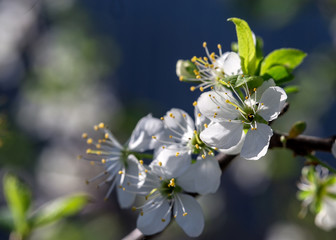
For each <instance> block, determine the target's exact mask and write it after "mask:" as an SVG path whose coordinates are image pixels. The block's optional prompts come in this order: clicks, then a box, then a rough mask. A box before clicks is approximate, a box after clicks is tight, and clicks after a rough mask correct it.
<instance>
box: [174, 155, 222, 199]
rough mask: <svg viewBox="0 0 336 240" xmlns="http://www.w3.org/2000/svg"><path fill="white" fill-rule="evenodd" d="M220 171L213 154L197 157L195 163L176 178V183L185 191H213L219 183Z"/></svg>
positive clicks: (207, 192)
mask: <svg viewBox="0 0 336 240" xmlns="http://www.w3.org/2000/svg"><path fill="white" fill-rule="evenodd" d="M221 175H222V171H221V169H220V167H219V163H218V161H217V160H216V158H215V157H213V156H207V157H206V158H205V159H202V158H201V157H200V156H199V157H198V158H197V161H196V163H194V164H191V166H190V167H189V169H188V170H187V171H186V172H185V173H184V174H182V175H181V176H180V177H179V178H178V179H177V184H178V185H179V186H181V187H182V188H183V190H185V191H187V192H196V193H199V194H209V193H215V192H216V191H217V189H218V187H219V185H220V177H221Z"/></svg>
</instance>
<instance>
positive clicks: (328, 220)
mask: <svg viewBox="0 0 336 240" xmlns="http://www.w3.org/2000/svg"><path fill="white" fill-rule="evenodd" d="M315 224H316V225H317V226H318V227H320V228H322V229H324V230H325V231H330V230H331V229H332V228H335V227H336V201H335V200H334V199H330V198H327V197H326V198H325V199H324V200H323V206H322V209H321V211H320V212H319V213H318V214H317V215H316V217H315Z"/></svg>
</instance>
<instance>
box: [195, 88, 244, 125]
mask: <svg viewBox="0 0 336 240" xmlns="http://www.w3.org/2000/svg"><path fill="white" fill-rule="evenodd" d="M219 93H220V94H219ZM228 95H231V93H230V92H227V95H226V94H225V92H215V91H209V92H205V93H202V94H201V96H200V97H199V98H198V100H197V106H198V109H199V111H200V112H201V113H202V114H203V115H204V116H205V117H207V118H209V119H210V120H211V121H213V122H222V121H228V120H230V119H235V118H237V117H238V116H240V115H239V112H238V111H237V110H236V109H235V107H234V106H232V105H231V104H229V103H226V102H225V101H226V100H227V99H233V97H232V98H229V97H228Z"/></svg>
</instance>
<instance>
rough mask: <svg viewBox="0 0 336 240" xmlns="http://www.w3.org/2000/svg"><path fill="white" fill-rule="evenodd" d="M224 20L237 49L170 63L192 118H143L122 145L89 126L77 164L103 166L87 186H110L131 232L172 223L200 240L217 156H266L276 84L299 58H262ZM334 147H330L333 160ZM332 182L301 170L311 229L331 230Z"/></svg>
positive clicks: (276, 110)
mask: <svg viewBox="0 0 336 240" xmlns="http://www.w3.org/2000/svg"><path fill="white" fill-rule="evenodd" d="M230 21H233V22H234V23H235V24H236V30H237V36H238V51H236V52H234V51H228V52H222V46H221V45H218V46H217V48H218V51H219V52H218V54H216V53H214V52H212V53H210V51H209V49H208V47H207V44H206V43H203V47H204V49H205V53H206V56H204V57H196V56H195V57H193V58H191V60H179V61H178V62H177V66H176V73H177V75H178V77H179V79H180V81H184V82H191V83H193V84H196V85H195V86H192V87H191V88H190V90H191V91H195V90H196V89H199V90H200V91H201V95H200V96H198V99H197V101H195V102H194V103H193V105H194V119H193V118H192V117H190V116H189V115H188V113H187V112H185V111H183V110H181V109H177V108H173V109H171V110H169V111H168V112H166V114H165V115H164V116H163V117H161V118H154V117H152V116H151V115H147V116H146V117H144V118H142V119H141V120H140V121H139V122H138V124H137V125H136V127H135V129H134V131H133V133H132V135H131V137H130V139H129V140H128V141H127V143H126V144H124V145H121V144H120V143H119V142H118V141H117V140H116V139H115V138H114V136H113V135H112V133H111V132H110V131H109V130H107V129H106V127H105V125H104V124H103V123H100V124H98V125H97V126H94V129H95V130H96V131H102V133H103V134H102V135H103V138H101V139H98V140H94V139H93V138H90V137H88V135H87V134H86V133H85V134H83V138H85V139H86V141H87V143H88V144H89V145H90V147H89V148H88V149H87V151H86V156H85V157H84V158H85V159H87V160H89V161H91V162H92V163H95V162H97V163H98V164H101V165H103V166H104V168H105V170H104V172H102V173H101V174H99V175H97V176H96V177H94V178H92V179H90V180H88V181H87V183H90V182H93V181H96V180H99V179H104V180H103V181H102V182H100V183H99V184H98V186H100V185H102V184H104V183H109V184H110V186H109V189H108V191H107V194H106V198H107V197H109V195H110V194H111V192H112V191H113V189H114V188H116V192H117V197H118V201H119V204H120V206H121V207H122V208H128V207H131V206H132V209H133V210H134V211H139V217H138V220H137V227H138V229H139V230H140V231H141V232H142V233H143V234H145V235H152V234H155V233H158V232H160V231H162V230H163V229H164V228H165V227H166V226H167V225H168V224H169V222H170V221H171V219H172V218H174V219H175V220H176V222H177V223H178V225H179V226H180V227H181V228H182V229H183V230H184V232H185V233H186V234H187V235H188V236H191V237H197V236H199V235H200V234H201V233H202V231H203V228H204V217H203V213H202V209H201V207H200V205H199V203H198V202H197V200H196V199H195V196H197V195H205V194H210V193H215V192H216V191H217V189H218V188H219V185H220V177H221V169H220V166H219V163H218V161H217V160H216V158H215V155H216V153H225V154H231V155H240V157H241V158H244V159H247V160H258V159H260V158H261V157H263V156H265V155H266V153H267V151H268V148H269V144H270V139H271V137H272V135H273V130H272V128H271V126H270V122H272V121H274V120H275V119H277V118H278V117H279V115H280V113H281V111H282V109H283V108H284V106H285V103H286V100H287V94H286V92H285V91H284V90H283V89H282V88H281V87H280V86H279V85H280V84H282V83H283V82H285V81H288V79H290V78H292V75H291V71H292V70H293V69H294V68H295V67H296V66H297V65H299V64H300V62H301V61H302V60H303V58H304V57H305V53H303V52H301V51H299V50H296V49H280V50H275V51H274V52H272V53H270V54H269V55H268V56H266V57H265V58H264V57H263V56H262V55H260V54H261V52H262V50H261V49H260V44H258V39H257V38H256V37H255V36H254V34H253V33H252V31H251V30H250V29H249V27H248V25H247V23H246V22H245V21H243V20H241V19H236V18H232V19H230ZM286 57H287V58H290V60H288V61H285V60H284V59H286ZM298 134H300V133H298ZM298 134H297V135H298ZM288 137H290V136H288ZM291 137H293V136H291ZM283 138H284V145H285V141H286V137H285V136H283ZM335 149H336V143H335V144H334V145H333V147H332V152H333V154H335V155H336V150H335ZM321 171H322V172H323V171H324V170H321ZM335 179H336V178H335V177H329V176H327V175H325V174H324V173H322V174H320V172H318V173H315V170H314V169H313V168H309V169H308V170H307V169H306V168H304V171H303V177H302V182H301V183H300V184H299V188H300V190H301V192H300V194H299V195H300V198H301V199H302V200H303V206H304V209H306V208H307V206H308V205H310V206H314V209H316V213H318V215H317V217H316V224H317V225H319V226H323V227H324V228H326V229H329V228H331V227H333V226H336V218H334V215H335V216H336V212H335V210H334V208H335V206H336V201H334V198H335V196H336V195H335V194H336V192H335V191H334V190H335V189H336V188H335V182H336V181H335ZM136 196H143V197H144V202H143V204H142V205H141V206H133V204H134V201H135V198H136ZM330 213H332V214H330Z"/></svg>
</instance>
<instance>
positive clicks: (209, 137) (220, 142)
mask: <svg viewBox="0 0 336 240" xmlns="http://www.w3.org/2000/svg"><path fill="white" fill-rule="evenodd" d="M243 136H244V131H243V124H242V123H240V122H238V123H236V122H221V123H213V124H211V125H209V126H208V127H207V128H205V129H204V130H203V131H202V132H201V134H200V138H201V140H202V141H203V142H205V143H206V144H207V145H209V146H211V147H217V148H219V149H223V150H228V149H230V148H233V147H235V146H237V145H238V143H239V142H240V141H241V139H242V138H243Z"/></svg>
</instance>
